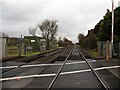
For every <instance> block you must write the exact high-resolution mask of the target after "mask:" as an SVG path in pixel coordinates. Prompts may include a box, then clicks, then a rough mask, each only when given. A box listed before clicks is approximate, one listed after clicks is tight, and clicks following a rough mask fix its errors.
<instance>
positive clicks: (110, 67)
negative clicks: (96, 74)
mask: <svg viewBox="0 0 120 90" xmlns="http://www.w3.org/2000/svg"><path fill="white" fill-rule="evenodd" d="M119 67H120V66H108V67H100V68H95V69H94V70H103V69H112V68H119Z"/></svg>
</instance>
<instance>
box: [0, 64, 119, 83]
mask: <svg viewBox="0 0 120 90" xmlns="http://www.w3.org/2000/svg"><path fill="white" fill-rule="evenodd" d="M113 68H120V66H109V67H101V68H95V69H94V70H95V71H98V70H103V69H113ZM88 71H91V69H85V70H76V71H70V72H62V73H60V75H69V74H75V73H81V72H88ZM55 75H56V73H52V74H40V75H38V74H37V75H28V76H17V77H10V78H2V79H0V81H7V80H16V79H18V78H19V79H25V78H37V77H50V76H55Z"/></svg>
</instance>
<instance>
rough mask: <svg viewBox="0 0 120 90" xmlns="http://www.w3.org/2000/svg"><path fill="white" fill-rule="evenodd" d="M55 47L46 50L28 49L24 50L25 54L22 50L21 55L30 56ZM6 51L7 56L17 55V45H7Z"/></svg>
mask: <svg viewBox="0 0 120 90" xmlns="http://www.w3.org/2000/svg"><path fill="white" fill-rule="evenodd" d="M60 48H61V47H60ZM55 49H56V48H55ZM55 49H50V50H46V51H30V50H28V51H27V52H26V54H24V51H23V50H22V52H21V56H32V55H35V54H40V53H44V52H49V51H52V50H55ZM6 51H7V52H6V54H7V55H6V56H7V57H9V56H18V48H17V46H7V50H6Z"/></svg>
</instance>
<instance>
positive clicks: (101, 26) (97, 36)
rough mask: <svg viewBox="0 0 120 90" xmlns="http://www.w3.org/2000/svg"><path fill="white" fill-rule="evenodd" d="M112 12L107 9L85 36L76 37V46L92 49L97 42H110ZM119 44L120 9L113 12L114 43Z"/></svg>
mask: <svg viewBox="0 0 120 90" xmlns="http://www.w3.org/2000/svg"><path fill="white" fill-rule="evenodd" d="M111 27H112V12H110V11H109V10H108V9H107V13H106V14H105V15H104V16H103V19H101V20H100V21H99V22H98V23H97V24H96V25H95V27H94V29H91V30H89V31H88V34H87V36H84V35H83V34H81V33H80V34H79V35H78V44H80V45H81V47H83V48H88V49H94V48H96V46H97V42H98V41H107V40H109V41H111V30H112V29H111ZM118 42H120V7H118V8H116V9H115V10H114V43H118Z"/></svg>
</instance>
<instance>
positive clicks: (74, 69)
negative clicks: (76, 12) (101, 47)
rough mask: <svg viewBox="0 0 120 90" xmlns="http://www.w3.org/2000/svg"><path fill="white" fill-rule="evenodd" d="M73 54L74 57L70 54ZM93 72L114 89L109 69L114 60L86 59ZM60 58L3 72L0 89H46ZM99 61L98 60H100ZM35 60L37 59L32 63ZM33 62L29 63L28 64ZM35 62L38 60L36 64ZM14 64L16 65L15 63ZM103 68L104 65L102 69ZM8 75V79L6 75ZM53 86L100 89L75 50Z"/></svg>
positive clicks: (100, 86) (116, 85) (96, 80)
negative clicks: (52, 61)
mask: <svg viewBox="0 0 120 90" xmlns="http://www.w3.org/2000/svg"><path fill="white" fill-rule="evenodd" d="M75 56H77V57H76V58H75V59H74V60H72V58H73V57H75ZM87 61H89V63H90V65H91V66H92V67H93V68H94V69H95V71H96V73H97V74H98V75H99V76H100V78H102V80H103V81H104V82H105V83H106V84H107V85H108V86H109V87H110V88H118V87H119V82H120V79H119V78H118V77H117V76H116V75H115V74H114V73H112V72H111V71H110V70H109V69H110V68H109V67H111V69H116V70H117V69H119V68H120V67H115V66H119V65H118V63H117V62H119V61H117V62H116V63H115V62H114V63H113V61H110V62H109V64H107V63H108V62H107V61H104V62H103V61H102V60H101V61H96V60H92V59H87ZM63 62H64V61H56V62H54V63H53V65H50V64H48V65H47V64H46V65H44V66H42V64H41V65H38V66H31V67H21V68H17V69H13V70H11V71H10V72H7V73H3V78H2V80H3V79H4V80H3V81H2V88H47V87H48V86H49V85H50V83H51V81H52V80H53V78H54V77H55V75H56V73H57V72H58V70H59V68H60V67H61V65H62V64H63ZM101 62H102V63H101ZM36 63H37V62H36ZM32 64H34V63H31V64H30V65H32ZM37 64H39V63H37ZM16 65H18V64H16ZM105 67H106V68H105ZM8 77H9V78H8ZM53 88H101V89H103V86H102V84H101V83H100V82H99V80H98V79H97V78H96V76H95V75H94V74H93V72H92V71H91V70H90V68H89V66H88V65H87V63H86V62H85V61H84V60H83V59H82V58H81V57H78V51H77V50H76V49H75V50H74V52H73V53H72V56H71V57H70V58H69V60H68V61H67V62H66V64H65V66H64V67H63V69H62V72H61V73H60V75H59V77H58V79H57V80H56V82H55V84H54V86H53Z"/></svg>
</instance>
